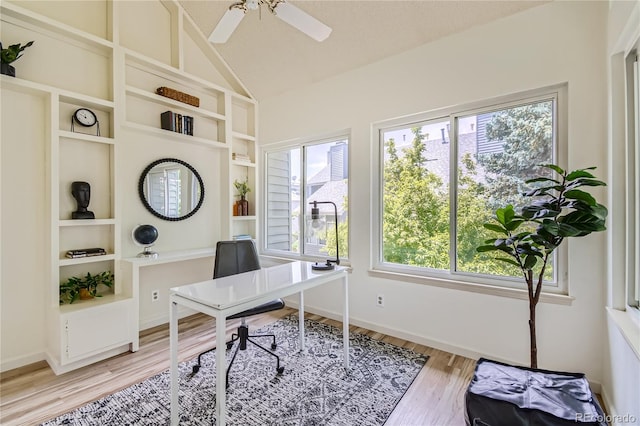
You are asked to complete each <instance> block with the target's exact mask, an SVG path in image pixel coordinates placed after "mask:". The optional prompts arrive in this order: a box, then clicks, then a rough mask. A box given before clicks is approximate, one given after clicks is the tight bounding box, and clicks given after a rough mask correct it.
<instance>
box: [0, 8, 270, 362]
mask: <svg viewBox="0 0 640 426" xmlns="http://www.w3.org/2000/svg"><path fill="white" fill-rule="evenodd" d="M102 3H103V4H104V14H105V18H104V22H105V26H106V28H105V29H104V31H96V33H97V34H96V33H94V32H93V31H91V30H86V29H85V30H81V29H78V27H77V26H76V25H69V24H68V23H63V22H60V21H58V20H56V19H53V18H51V17H48V16H44V15H42V14H39V13H38V12H37V11H35V10H34V9H33V8H32V7H31V6H30V5H28V4H25V3H21V2H8V1H3V2H2V4H1V5H0V15H1V20H2V38H3V39H5V38H6V39H18V40H36V43H37V46H38V48H39V49H40V51H41V52H45V53H43V54H46V55H54V56H51V58H55V59H56V61H52V62H51V64H50V66H48V67H46V69H44V68H41V69H36V68H37V67H31V69H26V67H25V68H20V72H19V75H18V78H12V77H7V76H4V75H2V76H1V84H2V89H3V90H11V91H13V92H17V93H22V94H25V95H28V96H33V95H36V96H38V97H41V98H42V99H43V102H44V104H45V105H46V110H47V113H46V119H45V123H42V126H43V130H44V135H45V136H44V137H45V146H46V164H47V172H46V177H47V180H48V188H47V206H48V210H49V217H50V219H49V221H48V222H49V223H48V231H49V232H48V238H47V240H48V252H49V257H48V261H47V263H48V267H47V270H48V279H47V282H45V283H43V284H42V285H43V287H44V289H45V292H46V311H47V315H46V323H47V324H46V329H47V330H46V339H47V344H46V346H47V347H46V356H47V361H48V362H49V364H50V365H51V367H52V368H53V370H54V371H55V372H56V373H63V372H66V371H69V370H72V369H74V368H77V367H80V366H82V365H86V364H89V363H92V362H95V361H98V360H100V359H104V358H106V357H108V356H111V355H114V354H117V353H120V352H123V351H125V350H132V351H136V350H137V349H138V331H139V330H138V328H139V319H138V315H139V297H140V296H139V289H138V288H137V287H138V285H139V283H138V280H137V279H132V278H131V277H130V276H129V275H130V273H131V268H129V267H128V266H127V267H123V265H122V264H121V263H122V261H123V260H122V254H121V245H122V244H121V238H122V237H121V236H122V229H121V228H122V223H123V218H122V217H121V212H122V206H121V204H122V203H121V197H122V193H123V191H132V190H135V187H134V186H132V185H131V184H130V182H126V183H125V182H120V181H119V179H118V176H119V175H120V170H122V168H123V167H124V165H123V164H122V163H123V161H126V159H123V158H121V155H119V153H118V149H119V147H120V146H121V144H122V143H123V141H122V137H121V135H122V129H127V131H133V132H140V133H143V134H145V135H150V136H151V137H156V138H161V139H162V140H165V141H167V140H168V141H172V142H175V143H176V144H194V145H196V146H199V147H205V148H206V149H212V150H217V151H219V152H220V153H221V155H223V158H224V159H226V160H225V163H226V164H225V165H224V170H222V172H223V173H222V175H226V176H228V179H227V180H224V179H222V180H221V181H220V182H219V185H220V186H221V187H220V190H219V191H209V192H211V193H218V194H220V200H216V203H217V204H219V205H220V209H221V212H220V218H221V220H220V223H221V229H220V232H219V235H220V239H228V238H231V237H232V236H233V235H235V234H240V233H242V234H250V235H251V236H252V237H253V238H256V237H257V236H258V230H257V219H256V216H255V212H256V211H257V210H256V204H257V202H258V199H257V196H256V194H258V190H259V189H258V187H257V184H258V182H257V179H256V176H257V167H256V160H257V159H256V152H257V150H256V139H257V104H256V102H255V101H254V100H253V99H252V98H251V97H250V96H249V95H248V92H247V91H246V90H245V89H244V87H243V86H242V85H241V83H239V82H238V81H237V80H234V78H231V77H233V75H232V73H231V72H230V71H229V70H228V68H226V65H224V63H223V61H222V60H221V59H220V57H219V56H218V54H217V53H216V52H215V51H214V50H213V49H211V47H210V46H209V44H208V43H207V41H206V38H205V37H204V36H203V35H202V34H201V33H200V31H199V30H198V29H197V27H196V26H195V24H194V23H193V21H192V20H191V18H190V17H189V16H188V15H186V14H185V13H184V12H183V10H182V8H181V7H180V5H179V4H178V3H177V2H176V1H173V0H168V1H161V2H158V4H159V5H161V7H164V8H166V10H167V11H168V13H169V14H170V16H171V20H172V24H171V25H172V28H173V29H175V31H171V35H170V39H168V42H169V43H170V44H171V46H170V51H171V57H170V60H169V63H165V62H166V61H164V62H163V61H161V60H158V59H157V58H153V57H150V56H147V55H145V54H144V53H143V52H141V51H140V50H142V49H138V50H136V49H135V48H132V47H131V46H130V45H127V44H126V43H120V40H121V38H122V39H124V38H125V37H124V36H123V35H121V32H120V30H121V28H120V25H125V24H126V23H124V21H126V20H127V19H128V16H129V15H128V14H127V15H125V14H124V13H123V12H121V11H120V8H121V7H129V6H128V5H127V6H125V5H123V4H120V3H119V2H117V1H104V2H102ZM23 6H25V7H23ZM27 6H29V7H27ZM138 6H139V5H138ZM138 6H135V7H138ZM33 7H34V8H36V9H37V5H36V4H35V3H34V5H33ZM90 7H91V6H90ZM78 26H79V25H78ZM185 37H189V40H190V43H191V45H195V46H197V48H199V49H201V50H202V51H203V52H205V55H206V57H207V58H209V60H210V62H211V63H212V64H214V65H215V66H216V67H219V68H220V74H221V75H222V76H223V77H225V78H227V79H229V80H230V81H231V83H229V87H223V86H220V85H217V84H214V83H213V82H210V81H208V80H206V79H204V78H202V77H200V76H197V75H193V74H189V73H188V72H186V71H185V68H186V67H185V55H186V54H187V49H186V46H187V43H186V41H185ZM62 50H64V51H65V55H64V57H65V58H67V57H69V58H73V60H74V61H75V63H76V65H75V66H72V65H69V64H65V61H63V60H61V58H62V57H63V56H61V55H60V54H54V52H56V51H57V52H60V51H62ZM27 53H28V52H27ZM78 62H81V63H82V64H83V66H81V67H78V66H77V63H78ZM60 75H65V76H66V78H58V77H56V76H60ZM162 86H166V87H170V88H173V89H176V90H180V91H183V92H185V93H189V94H190V95H193V96H197V97H198V98H199V99H200V106H199V107H195V106H192V105H188V104H185V103H182V102H178V101H175V100H173V99H169V98H166V97H163V96H160V95H157V94H156V93H155V91H156V88H158V87H162ZM78 108H90V109H91V110H92V111H94V112H95V113H96V115H97V117H98V120H99V123H100V135H96V133H95V127H94V128H88V129H85V128H81V129H79V128H78V126H76V129H75V132H72V131H71V127H70V125H71V121H70V120H71V116H72V114H73V112H74V111H75V110H76V109H78ZM166 110H172V111H175V112H178V113H180V114H184V115H189V116H193V117H194V120H195V126H194V135H193V136H190V135H184V134H180V133H176V132H171V131H167V130H163V129H161V128H160V114H161V113H162V112H164V111H166ZM80 132H83V133H80ZM233 152H237V153H240V154H244V155H246V156H248V157H249V159H250V160H249V161H246V162H242V161H235V160H232V153H233ZM235 179H238V180H245V179H247V180H248V182H249V185H250V187H251V189H252V191H251V192H250V194H249V197H248V200H249V203H250V213H251V215H250V216H242V217H234V216H233V214H232V210H233V203H234V201H235V199H236V197H235V190H234V187H233V182H234V180H235ZM77 180H81V181H82V180H85V181H88V182H91V202H90V207H89V209H90V210H91V211H93V212H94V214H95V219H77V220H73V219H71V214H72V212H73V211H75V209H76V204H75V200H74V199H73V197H72V196H71V193H70V187H71V182H73V181H77ZM215 243H216V241H211V242H210V246H211V247H213V246H214V245H215ZM89 247H102V248H105V249H106V251H107V254H106V255H104V256H96V257H87V258H80V259H68V258H66V257H65V253H66V252H67V250H71V249H80V248H89ZM194 249H197V248H196V247H194ZM127 263H131V262H129V261H128V262H127ZM105 270H109V271H112V272H113V273H114V276H115V285H114V287H113V288H112V289H107V288H104V289H102V290H103V291H102V293H103V295H102V297H99V298H95V299H93V300H88V301H77V302H75V303H73V304H65V305H61V304H59V285H60V283H61V282H63V281H64V280H66V279H68V278H69V277H71V276H80V275H84V274H86V273H87V272H91V273H99V272H102V271H105Z"/></svg>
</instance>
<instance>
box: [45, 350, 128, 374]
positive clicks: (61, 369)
mask: <svg viewBox="0 0 640 426" xmlns="http://www.w3.org/2000/svg"><path fill="white" fill-rule="evenodd" d="M129 350H130V344H125V345H122V346H118V347H116V348H113V349H110V350H108V351H104V352H100V353H98V354H96V355H93V356H90V357H87V358H84V359H82V360H80V361H76V362H72V363H70V364H65V365H60V364H58V363H57V362H56V361H55V359H54V358H53V357H52V356H50V355H49V354H45V358H46V361H47V363H48V364H49V367H50V368H51V369H52V370H53V372H54V373H55V374H56V376H58V375H60V374H64V373H68V372H69V371H73V370H76V369H78V368H80V367H85V366H87V365H89V364H93V363H96V362H99V361H103V360H105V359H107V358H111V357H112V356H116V355H120V354H122V353H125V352H129Z"/></svg>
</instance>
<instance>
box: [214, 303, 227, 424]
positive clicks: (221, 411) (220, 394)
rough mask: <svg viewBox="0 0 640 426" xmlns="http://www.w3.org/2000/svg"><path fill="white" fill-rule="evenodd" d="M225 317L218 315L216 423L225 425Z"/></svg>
mask: <svg viewBox="0 0 640 426" xmlns="http://www.w3.org/2000/svg"><path fill="white" fill-rule="evenodd" d="M225 339H226V326H225V318H224V317H223V316H222V315H216V419H217V422H216V425H217V426H224V425H225V415H226V411H225V410H226V402H227V383H226V371H225V370H226V366H227V362H226V360H225V351H226V349H227V345H226V343H225Z"/></svg>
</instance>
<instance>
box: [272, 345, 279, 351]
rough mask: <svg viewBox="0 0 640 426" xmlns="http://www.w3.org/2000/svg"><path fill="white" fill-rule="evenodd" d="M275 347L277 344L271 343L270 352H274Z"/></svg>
mask: <svg viewBox="0 0 640 426" xmlns="http://www.w3.org/2000/svg"><path fill="white" fill-rule="evenodd" d="M277 347H278V345H277V344H275V343H272V344H271V349H272V350H274V351H275V350H276V348H277Z"/></svg>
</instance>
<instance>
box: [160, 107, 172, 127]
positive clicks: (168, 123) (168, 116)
mask: <svg viewBox="0 0 640 426" xmlns="http://www.w3.org/2000/svg"><path fill="white" fill-rule="evenodd" d="M160 126H161V127H162V128H163V129H164V130H171V131H174V130H175V127H174V118H173V112H171V111H165V112H163V113H162V114H160Z"/></svg>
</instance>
